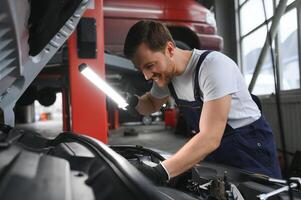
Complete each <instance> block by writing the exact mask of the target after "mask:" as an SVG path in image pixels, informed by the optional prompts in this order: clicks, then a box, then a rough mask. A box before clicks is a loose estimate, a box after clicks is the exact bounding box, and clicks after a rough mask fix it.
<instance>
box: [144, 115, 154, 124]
mask: <svg viewBox="0 0 301 200" xmlns="http://www.w3.org/2000/svg"><path fill="white" fill-rule="evenodd" d="M142 123H143V124H144V125H150V124H151V123H152V118H151V116H143V117H142Z"/></svg>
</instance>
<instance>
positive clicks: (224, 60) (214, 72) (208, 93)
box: [199, 52, 240, 102]
mask: <svg viewBox="0 0 301 200" xmlns="http://www.w3.org/2000/svg"><path fill="white" fill-rule="evenodd" d="M239 73H240V71H239V69H238V67H237V65H236V63H235V62H234V61H233V60H231V59H230V58H229V57H227V56H225V55H224V54H222V53H219V52H212V53H211V54H209V55H208V57H207V58H206V59H205V60H204V63H203V67H202V68H201V69H200V72H199V84H200V89H201V90H202V92H203V99H204V102H206V101H210V100H214V99H218V98H221V97H224V96H226V95H229V94H233V93H235V92H237V91H238V88H239V87H238V82H237V76H238V74H239Z"/></svg>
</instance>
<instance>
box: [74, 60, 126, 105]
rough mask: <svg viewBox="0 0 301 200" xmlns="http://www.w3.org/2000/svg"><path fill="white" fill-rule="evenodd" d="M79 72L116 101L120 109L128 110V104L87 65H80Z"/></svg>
mask: <svg viewBox="0 0 301 200" xmlns="http://www.w3.org/2000/svg"><path fill="white" fill-rule="evenodd" d="M78 70H79V71H80V73H81V74H82V75H84V76H85V77H86V78H87V79H88V80H89V81H91V82H92V83H93V84H94V85H95V86H96V87H98V88H99V89H100V90H102V91H103V92H104V93H105V94H106V95H107V96H108V97H110V98H111V99H112V100H113V101H115V102H116V103H117V105H118V107H119V108H122V109H123V110H126V107H127V106H128V103H127V102H126V101H125V99H124V98H123V97H122V96H120V95H119V94H118V93H117V92H116V91H115V90H114V89H113V88H112V87H111V86H110V85H108V84H107V83H106V82H105V81H104V80H102V79H101V78H100V77H99V76H98V75H97V74H96V73H95V72H94V71H93V70H92V69H91V68H90V67H89V66H88V65H87V64H84V63H83V64H80V65H79V66H78Z"/></svg>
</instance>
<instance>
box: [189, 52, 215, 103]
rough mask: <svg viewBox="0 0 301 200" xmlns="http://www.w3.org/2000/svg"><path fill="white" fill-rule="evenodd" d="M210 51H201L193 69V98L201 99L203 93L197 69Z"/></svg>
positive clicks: (198, 69)
mask: <svg viewBox="0 0 301 200" xmlns="http://www.w3.org/2000/svg"><path fill="white" fill-rule="evenodd" d="M211 52H212V51H210V50H208V51H205V52H204V53H202V55H201V56H200V58H199V61H198V63H197V66H196V69H195V76H194V88H193V93H194V98H195V100H196V101H197V100H199V101H203V100H202V99H201V97H203V93H202V91H201V89H200V84H199V71H200V68H201V65H202V63H203V61H204V60H205V58H206V56H207V55H208V54H209V53H211Z"/></svg>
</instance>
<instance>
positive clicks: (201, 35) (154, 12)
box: [104, 0, 223, 55]
mask: <svg viewBox="0 0 301 200" xmlns="http://www.w3.org/2000/svg"><path fill="white" fill-rule="evenodd" d="M141 19H147V20H158V21H160V22H162V23H164V24H165V25H166V26H167V28H168V29H169V31H170V32H171V35H172V36H173V38H174V40H175V42H176V44H177V45H178V47H180V48H183V49H192V48H197V49H210V50H217V51H219V50H221V49H222V47H223V40H222V38H221V37H220V36H218V35H217V34H216V22H215V18H214V14H213V13H212V12H211V11H210V10H208V9H207V8H206V7H204V6H203V5H202V4H200V3H198V2H197V1H195V0H181V1H177V2H176V3H175V1H174V0H143V1H137V0H104V27H105V30H104V31H105V35H104V38H105V49H106V50H107V51H108V52H111V53H114V54H121V55H122V50H123V43H124V41H125V37H126V34H127V32H128V30H129V29H130V27H131V26H132V25H134V24H135V23H136V22H137V21H139V20H141Z"/></svg>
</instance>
